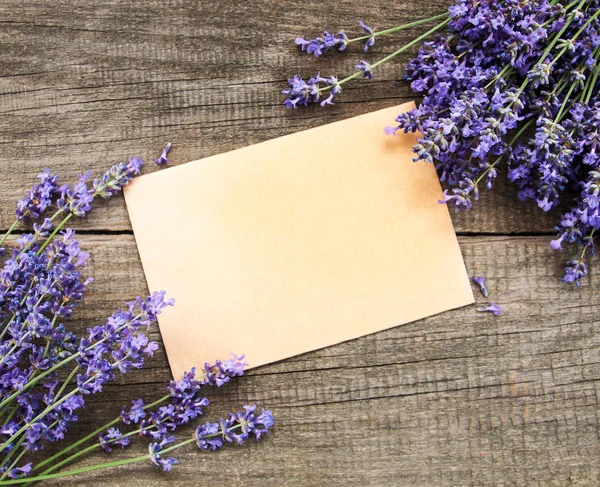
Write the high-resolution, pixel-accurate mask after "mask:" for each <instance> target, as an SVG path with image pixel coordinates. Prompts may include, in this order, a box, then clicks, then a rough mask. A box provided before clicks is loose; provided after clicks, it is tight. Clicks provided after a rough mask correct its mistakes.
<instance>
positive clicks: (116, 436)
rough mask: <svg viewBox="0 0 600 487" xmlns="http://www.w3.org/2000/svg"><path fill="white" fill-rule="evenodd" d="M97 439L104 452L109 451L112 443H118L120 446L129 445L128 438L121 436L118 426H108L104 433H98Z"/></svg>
mask: <svg viewBox="0 0 600 487" xmlns="http://www.w3.org/2000/svg"><path fill="white" fill-rule="evenodd" d="M98 440H99V443H100V446H101V447H102V449H103V450H104V451H106V452H111V451H112V447H113V446H114V445H120V446H121V448H125V447H126V446H128V445H129V442H130V440H129V438H128V437H126V436H123V434H122V433H121V431H119V429H118V428H109V429H108V430H107V431H106V433H104V434H102V433H100V434H99V435H98Z"/></svg>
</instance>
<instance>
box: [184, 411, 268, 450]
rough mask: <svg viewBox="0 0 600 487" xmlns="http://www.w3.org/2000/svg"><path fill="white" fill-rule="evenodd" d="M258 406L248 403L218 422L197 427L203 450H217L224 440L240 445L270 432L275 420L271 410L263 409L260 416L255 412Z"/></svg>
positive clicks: (199, 446)
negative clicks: (252, 437)
mask: <svg viewBox="0 0 600 487" xmlns="http://www.w3.org/2000/svg"><path fill="white" fill-rule="evenodd" d="M255 411H256V406H255V405H252V406H249V405H246V406H244V410H243V411H238V412H237V413H235V414H230V415H229V417H227V418H223V419H221V420H220V421H219V422H218V423H205V424H204V425H201V426H198V427H197V428H196V433H195V438H196V444H197V445H198V448H200V449H201V450H217V449H219V448H221V447H222V446H223V444H224V443H223V442H224V441H225V442H228V443H231V442H233V441H234V440H235V442H236V443H237V444H238V445H240V444H242V443H243V442H244V441H245V440H247V439H248V438H250V437H251V436H254V437H255V438H256V439H257V440H259V439H260V437H261V436H262V435H264V434H267V433H268V432H269V428H270V427H272V426H273V424H274V423H275V421H274V420H273V415H272V413H271V411H265V410H264V409H263V410H262V413H261V414H260V415H258V416H256V414H255Z"/></svg>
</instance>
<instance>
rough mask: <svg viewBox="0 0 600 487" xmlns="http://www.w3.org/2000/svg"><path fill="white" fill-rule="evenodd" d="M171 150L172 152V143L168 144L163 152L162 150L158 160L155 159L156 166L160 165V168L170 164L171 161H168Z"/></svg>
mask: <svg viewBox="0 0 600 487" xmlns="http://www.w3.org/2000/svg"><path fill="white" fill-rule="evenodd" d="M170 150H171V142H167V143H166V144H165V146H164V147H163V150H162V152H161V154H160V156H158V158H157V159H154V162H155V163H156V164H158V165H159V166H162V165H164V164H167V163H168V162H169V159H167V154H168V153H169V151H170Z"/></svg>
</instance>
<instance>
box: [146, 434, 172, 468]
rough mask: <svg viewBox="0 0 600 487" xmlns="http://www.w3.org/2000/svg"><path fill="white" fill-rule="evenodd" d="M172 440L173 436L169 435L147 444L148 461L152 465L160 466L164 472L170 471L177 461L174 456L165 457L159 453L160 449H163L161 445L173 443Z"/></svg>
mask: <svg viewBox="0 0 600 487" xmlns="http://www.w3.org/2000/svg"><path fill="white" fill-rule="evenodd" d="M174 441H175V437H174V436H169V437H168V438H165V439H163V440H162V441H161V442H160V443H150V445H149V446H148V455H149V457H150V461H151V462H152V463H153V464H154V465H156V466H158V467H162V469H163V471H164V472H170V471H171V470H172V469H173V465H177V464H178V463H179V461H178V460H177V459H176V458H173V457H169V458H166V459H165V458H163V457H162V456H161V455H160V451H161V450H162V449H163V447H164V446H165V445H168V444H169V443H173V442H174Z"/></svg>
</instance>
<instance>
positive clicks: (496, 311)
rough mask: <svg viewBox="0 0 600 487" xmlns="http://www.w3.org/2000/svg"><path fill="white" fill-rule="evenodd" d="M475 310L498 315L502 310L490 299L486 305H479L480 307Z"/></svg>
mask: <svg viewBox="0 0 600 487" xmlns="http://www.w3.org/2000/svg"><path fill="white" fill-rule="evenodd" d="M477 311H480V312H482V313H486V312H487V313H492V314H493V315H494V316H499V315H500V311H502V308H501V307H500V306H498V305H497V304H496V303H494V302H493V301H492V302H491V303H490V304H489V305H487V306H481V307H480V308H477Z"/></svg>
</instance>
